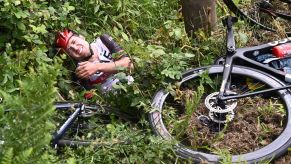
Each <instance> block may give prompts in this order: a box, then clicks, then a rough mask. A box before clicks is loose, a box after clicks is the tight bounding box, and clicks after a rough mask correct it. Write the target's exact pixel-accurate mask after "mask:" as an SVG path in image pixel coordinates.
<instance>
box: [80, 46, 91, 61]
mask: <svg viewBox="0 0 291 164" xmlns="http://www.w3.org/2000/svg"><path fill="white" fill-rule="evenodd" d="M89 50H90V55H89V56H87V57H85V58H84V59H82V61H88V60H89V59H90V58H91V57H92V56H93V54H94V53H93V50H92V48H91V45H89Z"/></svg>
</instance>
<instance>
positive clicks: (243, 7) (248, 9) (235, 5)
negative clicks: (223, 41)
mask: <svg viewBox="0 0 291 164" xmlns="http://www.w3.org/2000/svg"><path fill="white" fill-rule="evenodd" d="M223 1H224V3H225V4H226V6H227V7H228V8H229V10H230V11H232V12H233V13H234V14H235V15H236V16H238V17H239V18H241V19H243V20H246V21H247V22H248V23H249V24H251V25H253V26H258V27H260V28H261V29H265V30H268V31H272V32H276V31H277V30H276V29H278V27H276V26H278V24H277V25H273V24H272V23H271V22H273V20H275V19H273V18H272V16H266V14H265V15H263V13H262V12H260V11H259V9H258V8H257V7H255V4H254V2H246V1H237V2H234V1H233V0H223ZM287 2H288V3H289V4H287V3H285V4H284V5H289V9H290V6H291V4H290V1H287ZM240 3H243V4H240ZM281 4H283V2H281ZM286 10H287V9H286ZM285 12H287V14H286V16H285V17H284V18H283V19H280V18H279V19H276V22H277V23H279V28H281V27H283V26H288V27H284V28H286V29H285V33H286V35H288V36H290V35H291V26H290V25H289V24H290V23H291V13H290V12H289V11H288V10H287V11H285ZM262 15H263V16H262ZM262 18H266V19H265V21H264V19H262ZM261 20H262V21H261Z"/></svg>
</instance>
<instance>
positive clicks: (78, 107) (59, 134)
mask: <svg viewBox="0 0 291 164" xmlns="http://www.w3.org/2000/svg"><path fill="white" fill-rule="evenodd" d="M55 107H56V109H68V108H71V107H72V103H61V104H58V103H56V104H55ZM84 108H85V105H84V104H82V103H76V104H75V109H76V110H75V111H74V112H73V113H72V114H71V115H70V116H69V118H68V119H67V120H66V121H65V123H64V124H63V125H62V126H61V127H60V128H59V129H58V130H57V132H56V133H55V134H54V135H53V139H52V145H58V144H65V141H64V140H61V138H62V137H63V136H64V135H65V133H66V131H67V130H68V129H69V128H70V127H71V125H72V124H73V122H74V121H75V120H76V118H77V117H78V116H79V114H80V112H81V111H82V110H84Z"/></svg>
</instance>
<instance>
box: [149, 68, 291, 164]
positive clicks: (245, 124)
mask: <svg viewBox="0 0 291 164" xmlns="http://www.w3.org/2000/svg"><path fill="white" fill-rule="evenodd" d="M222 71H223V67H222V66H212V67H209V68H205V67H204V68H199V69H194V70H191V71H188V72H186V73H185V74H184V76H183V80H182V81H181V82H180V84H181V86H180V88H179V89H176V90H175V96H173V95H172V94H170V93H169V92H167V91H166V90H160V91H159V92H157V94H156V95H155V97H154V99H153V103H152V106H153V108H154V110H153V111H152V112H151V113H150V115H149V119H150V123H151V126H152V128H153V130H154V132H155V133H156V134H158V135H160V136H161V137H163V138H164V139H168V140H172V139H175V140H178V141H180V142H179V144H178V145H177V153H178V155H180V156H181V157H183V158H190V159H192V160H194V161H197V162H203V161H207V162H214V163H217V162H219V161H223V160H227V157H231V158H229V161H228V162H249V163H256V162H259V161H268V160H272V159H274V158H277V157H279V156H280V155H282V154H283V153H285V152H286V151H287V149H288V146H289V145H290V143H291V139H290V137H291V125H290V119H291V117H290V105H291V96H290V94H289V92H287V90H281V91H279V92H277V93H276V94H272V95H271V96H270V95H260V96H256V97H252V98H249V97H248V98H243V99H239V100H237V105H236V106H235V108H234V109H233V113H232V112H227V114H228V115H227V116H226V117H225V118H224V119H221V118H220V116H221V115H220V116H219V117H217V115H216V117H215V114H214V116H213V113H212V116H211V114H209V113H210V112H209V111H210V110H209V109H208V108H207V107H206V106H205V104H206V101H205V100H208V101H209V100H211V95H212V96H213V93H215V92H216V91H218V90H219V86H220V82H221V81H220V80H221V77H220V76H221V75H222ZM201 79H203V80H201ZM231 79H232V84H231V86H232V87H231V91H232V92H233V93H236V94H242V93H248V92H252V91H254V90H260V89H263V88H265V89H266V88H274V87H280V86H282V85H283V84H282V83H281V82H280V81H279V80H277V79H274V78H273V77H269V76H268V75H265V74H263V73H262V72H258V71H256V70H253V69H250V68H245V67H237V66H235V67H233V71H232V75H231ZM201 84H203V85H201ZM197 86H200V87H199V89H198V90H197ZM201 86H203V87H201ZM243 88H244V89H243ZM201 91H203V92H201ZM171 93H173V91H171ZM287 93H288V94H287ZM214 95H215V94H214ZM209 96H210V98H209ZM191 98H194V99H191ZM199 98H201V101H196V100H198V99H199ZM212 98H213V97H212ZM189 102H190V103H189ZM191 102H192V106H191ZM195 103H196V105H195ZM211 103H213V102H211ZM211 103H210V104H211ZM232 103H233V102H230V103H229V104H227V105H228V106H232V105H233V104H235V103H233V104H232ZM193 104H194V105H193ZM257 104H259V105H257ZM194 108H195V109H194ZM191 111H192V113H191ZM216 112H217V111H216ZM218 112H219V111H218ZM189 113H190V115H189ZM199 116H207V117H209V118H211V120H212V119H214V120H216V123H214V124H212V125H211V126H212V127H211V126H209V125H207V126H205V125H203V124H202V123H201V122H199ZM232 116H233V118H231V117H232ZM200 118H201V117H200ZM227 119H229V120H231V121H229V122H227V123H217V121H218V122H219V121H223V120H227ZM268 119H269V120H268ZM185 120H186V123H185ZM184 127H185V128H184ZM217 129H218V130H217ZM217 131H218V132H217Z"/></svg>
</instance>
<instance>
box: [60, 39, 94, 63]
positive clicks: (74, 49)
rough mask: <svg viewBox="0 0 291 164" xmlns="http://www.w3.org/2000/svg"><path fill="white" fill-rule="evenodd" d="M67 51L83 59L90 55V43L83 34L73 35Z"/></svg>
mask: <svg viewBox="0 0 291 164" xmlns="http://www.w3.org/2000/svg"><path fill="white" fill-rule="evenodd" d="M65 51H66V52H67V53H68V55H69V56H71V57H72V58H73V59H75V60H78V61H80V60H82V59H84V58H85V57H87V56H89V55H90V48H89V43H88V42H87V41H86V40H85V39H84V38H83V37H81V36H76V35H73V36H72V37H71V38H70V40H69V42H68V44H67V48H66V49H65Z"/></svg>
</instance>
